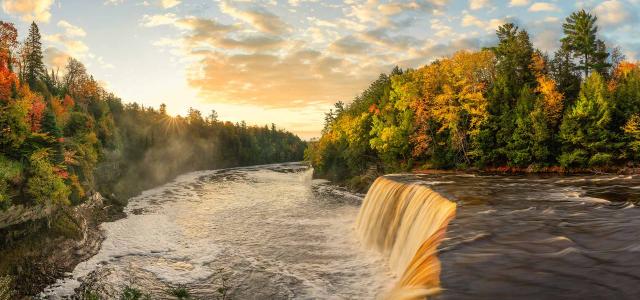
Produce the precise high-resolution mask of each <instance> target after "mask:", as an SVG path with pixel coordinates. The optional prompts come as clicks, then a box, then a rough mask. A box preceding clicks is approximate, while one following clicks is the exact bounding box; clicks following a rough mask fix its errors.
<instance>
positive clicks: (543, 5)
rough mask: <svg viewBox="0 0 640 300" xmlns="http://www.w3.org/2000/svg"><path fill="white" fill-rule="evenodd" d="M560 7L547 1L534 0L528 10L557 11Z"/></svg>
mask: <svg viewBox="0 0 640 300" xmlns="http://www.w3.org/2000/svg"><path fill="white" fill-rule="evenodd" d="M559 10H560V9H559V8H558V7H557V6H556V5H555V4H553V3H549V2H536V3H534V4H532V5H531V6H530V7H529V11H532V12H542V11H559Z"/></svg>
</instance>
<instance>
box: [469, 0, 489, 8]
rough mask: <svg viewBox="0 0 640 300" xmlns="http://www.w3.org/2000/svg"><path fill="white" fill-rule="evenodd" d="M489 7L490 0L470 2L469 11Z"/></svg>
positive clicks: (470, 0) (472, 0)
mask: <svg viewBox="0 0 640 300" xmlns="http://www.w3.org/2000/svg"><path fill="white" fill-rule="evenodd" d="M487 5H489V0H469V9H472V10H478V9H481V8H485V7H487Z"/></svg>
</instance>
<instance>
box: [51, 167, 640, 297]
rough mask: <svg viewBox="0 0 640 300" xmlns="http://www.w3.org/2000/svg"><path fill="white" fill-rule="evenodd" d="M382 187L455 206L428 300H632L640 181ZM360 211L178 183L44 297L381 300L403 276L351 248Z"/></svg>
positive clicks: (288, 185) (223, 186)
mask: <svg viewBox="0 0 640 300" xmlns="http://www.w3.org/2000/svg"><path fill="white" fill-rule="evenodd" d="M385 178H387V179H389V180H391V181H395V182H401V183H402V184H403V185H420V186H422V187H425V188H427V190H428V191H430V190H433V191H435V192H437V194H438V195H442V196H443V199H448V200H450V201H451V202H452V203H454V204H455V205H454V206H453V207H454V209H455V218H453V219H452V220H450V222H449V219H447V218H446V215H444V214H443V215H442V216H441V217H439V219H438V220H439V222H440V223H443V227H442V228H443V229H446V233H445V232H444V231H443V233H444V237H443V238H440V237H439V238H438V241H437V242H438V243H439V245H438V243H435V244H434V249H435V246H437V249H438V251H437V258H436V259H437V260H439V263H438V264H433V267H434V268H437V269H438V270H435V271H437V272H435V273H434V274H436V275H439V280H435V281H431V282H432V283H433V282H437V284H439V285H440V288H439V289H438V290H439V291H440V292H439V293H438V294H436V295H435V298H437V299H508V298H519V299H541V298H544V299H602V298H615V299H637V298H638V297H640V284H639V283H640V262H638V261H639V259H638V254H639V252H640V210H638V209H637V208H636V207H635V204H636V203H638V201H639V200H640V178H638V177H631V176H605V175H602V176H567V177H558V176H554V177H539V176H480V175H469V174H461V175H454V174H444V175H388V176H386V177H385ZM384 189H385V187H382V186H381V187H379V188H378V189H377V192H376V193H386V191H385V190H384ZM372 190H374V189H372ZM376 197H377V198H378V199H380V198H379V197H378V196H377V195H372V194H370V195H368V196H367V201H372V200H371V199H369V198H372V199H373V198H376ZM429 197H432V196H429ZM414 198H415V195H414ZM388 199H390V200H385V201H394V200H393V199H392V198H388ZM429 199H431V198H429ZM362 201H363V195H357V194H352V193H349V192H346V191H344V190H342V189H339V188H336V187H334V186H332V185H330V184H329V183H328V182H326V181H324V180H312V178H311V170H310V169H308V168H307V167H305V166H303V165H301V164H280V165H267V166H257V167H248V168H235V169H225V170H213V171H202V172H195V173H189V174H186V175H183V176H180V177H179V178H177V179H176V180H175V181H173V182H171V183H169V184H166V185H164V186H161V187H158V188H155V189H152V190H148V191H145V192H144V193H143V194H142V195H140V196H138V197H135V198H133V199H131V200H130V203H129V205H128V206H127V208H126V213H127V217H126V218H123V219H120V220H118V221H115V222H110V223H104V224H102V229H103V231H104V234H105V235H106V239H105V241H104V242H103V244H102V248H101V250H100V251H99V253H98V254H97V255H96V256H94V257H93V258H91V259H89V260H88V261H86V262H84V263H81V264H80V265H78V266H77V267H76V268H75V270H74V271H73V272H72V273H71V274H68V276H67V277H66V278H64V279H61V280H59V281H58V282H57V283H56V284H54V285H52V286H50V287H49V288H47V290H46V291H45V292H44V293H43V294H42V296H43V297H47V298H62V297H66V296H71V295H74V294H76V293H78V292H77V291H78V288H82V289H90V290H92V291H95V292H98V293H99V294H102V295H103V296H106V297H107V298H117V297H118V296H119V293H120V291H121V290H122V289H123V287H125V286H128V285H130V286H134V287H136V288H139V289H140V290H143V291H145V292H147V293H150V294H151V295H152V297H153V299H163V298H167V299H172V297H171V296H169V295H168V294H167V290H168V289H169V288H172V287H176V286H179V285H184V287H186V288H187V289H188V290H189V292H190V293H191V294H192V295H193V296H195V297H197V298H207V299H211V298H215V297H217V296H219V295H220V293H219V291H218V289H219V288H220V287H222V286H223V285H224V286H225V287H229V290H228V292H229V296H230V298H232V299H290V298H296V299H374V298H376V297H378V298H381V297H384V296H386V295H389V294H388V292H389V291H390V290H392V289H394V287H395V286H396V282H397V281H398V280H399V279H400V278H401V277H402V276H401V275H402V274H399V273H398V272H395V271H394V270H393V267H392V266H390V264H389V261H390V260H391V262H393V261H397V260H398V258H397V257H395V258H394V257H389V256H393V255H395V254H394V253H395V252H396V251H388V252H385V251H382V252H380V251H376V250H375V249H373V248H369V247H365V246H363V244H362V243H361V242H360V238H359V237H358V234H357V230H354V228H355V227H356V225H355V224H356V220H357V219H358V223H361V222H362V221H361V219H362V218H366V217H367V215H366V214H365V216H363V215H362V213H361V215H360V217H358V214H359V210H360V206H361V203H362ZM425 201H426V202H429V201H431V200H428V201H427V200H425ZM442 201H443V203H444V202H446V200H442ZM447 207H448V208H449V209H450V208H451V206H447ZM428 209H431V208H429V207H427V208H424V210H425V213H430V212H429V211H427V210H428ZM430 218H431V217H430ZM418 219H419V218H418ZM404 222H406V220H405V221H404ZM447 222H449V225H448V227H447V226H446V223H447ZM420 226H421V228H427V229H428V227H429V224H428V222H424V224H421V225H420ZM407 232H413V231H407ZM429 234H430V235H432V234H433V232H430V233H429ZM365 244H366V243H365ZM403 245H404V244H403ZM418 246H420V245H418ZM406 247H408V246H404V249H407V248H406ZM412 251H413V250H412ZM400 252H402V251H400ZM405 252H406V251H405ZM402 255H406V254H402ZM401 261H407V262H408V260H407V259H404V260H402V259H401ZM403 266H404V264H403ZM223 281H224V283H223Z"/></svg>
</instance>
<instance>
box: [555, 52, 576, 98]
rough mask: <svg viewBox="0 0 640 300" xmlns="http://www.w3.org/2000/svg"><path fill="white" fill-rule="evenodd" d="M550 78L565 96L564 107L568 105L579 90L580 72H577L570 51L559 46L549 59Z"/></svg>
mask: <svg viewBox="0 0 640 300" xmlns="http://www.w3.org/2000/svg"><path fill="white" fill-rule="evenodd" d="M549 68H550V74H551V78H552V79H553V80H554V81H555V82H556V85H557V86H558V90H559V91H560V92H561V93H562V94H563V95H564V97H565V105H564V107H565V108H568V107H570V106H571V105H572V104H573V102H574V101H575V99H576V98H577V97H578V92H580V72H577V71H576V70H577V67H576V64H575V63H574V62H573V59H572V53H571V51H569V50H567V49H564V48H560V49H558V51H556V52H555V53H554V56H553V59H552V60H551V61H550V66H549Z"/></svg>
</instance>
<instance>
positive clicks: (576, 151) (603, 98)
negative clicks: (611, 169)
mask: <svg viewBox="0 0 640 300" xmlns="http://www.w3.org/2000/svg"><path fill="white" fill-rule="evenodd" d="M614 111H615V106H614V103H613V101H612V99H611V96H610V94H609V91H608V89H607V86H606V84H605V81H604V78H603V77H602V76H601V75H600V74H598V73H593V74H591V76H589V78H587V80H586V81H585V82H584V83H583V84H582V87H581V89H580V95H579V96H578V99H577V100H576V103H575V105H574V106H573V107H572V108H571V109H570V110H569V111H567V114H566V115H565V117H564V119H563V121H562V125H561V126H560V139H561V141H562V143H563V151H562V155H561V156H560V159H559V162H560V164H561V165H562V166H563V167H594V166H602V165H607V164H610V163H611V162H613V160H614V158H615V152H616V150H618V149H617V148H619V146H620V145H619V144H618V143H617V142H618V141H617V140H616V136H615V134H614V130H613V128H611V125H612V119H613V114H614Z"/></svg>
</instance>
